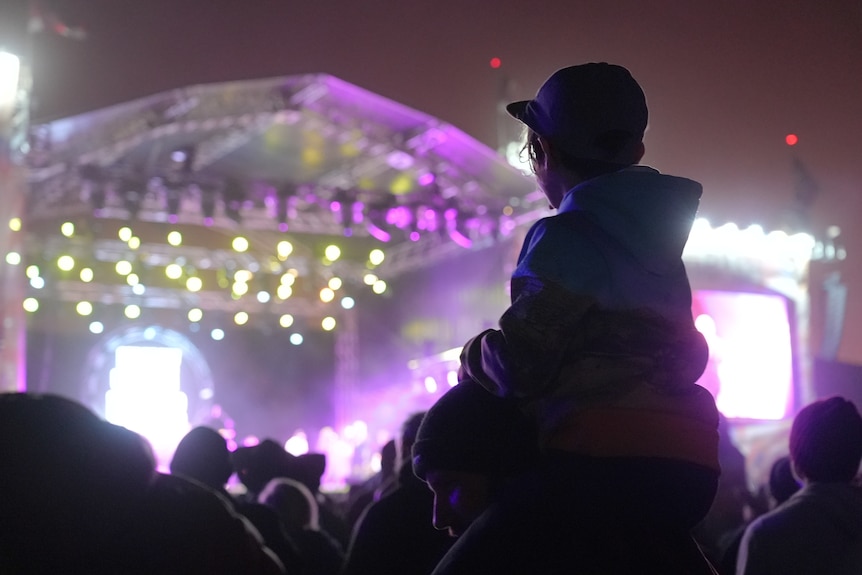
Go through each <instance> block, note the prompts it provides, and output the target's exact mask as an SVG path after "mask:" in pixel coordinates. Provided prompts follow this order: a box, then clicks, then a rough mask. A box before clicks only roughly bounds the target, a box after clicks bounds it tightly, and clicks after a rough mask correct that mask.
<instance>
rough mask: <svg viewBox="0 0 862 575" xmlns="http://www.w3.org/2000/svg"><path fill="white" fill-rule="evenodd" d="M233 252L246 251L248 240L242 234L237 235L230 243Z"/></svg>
mask: <svg viewBox="0 0 862 575" xmlns="http://www.w3.org/2000/svg"><path fill="white" fill-rule="evenodd" d="M230 245H231V247H232V248H233V250H234V251H235V252H239V253H243V252H246V251H248V240H247V239H245V238H244V237H242V236H237V237H235V238H234V239H233V241H232V242H231V243H230Z"/></svg>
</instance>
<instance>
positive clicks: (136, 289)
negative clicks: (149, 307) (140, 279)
mask: <svg viewBox="0 0 862 575" xmlns="http://www.w3.org/2000/svg"><path fill="white" fill-rule="evenodd" d="M146 291H147V288H146V286H145V285H144V284H142V283H137V284H135V285H133V286H132V293H133V294H135V295H144V293H146Z"/></svg>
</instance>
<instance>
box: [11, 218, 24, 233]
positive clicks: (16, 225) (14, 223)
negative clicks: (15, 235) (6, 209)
mask: <svg viewBox="0 0 862 575" xmlns="http://www.w3.org/2000/svg"><path fill="white" fill-rule="evenodd" d="M22 227H24V223H23V222H22V221H21V218H12V219H10V220H9V229H10V230H12V231H13V232H20V231H21V228H22Z"/></svg>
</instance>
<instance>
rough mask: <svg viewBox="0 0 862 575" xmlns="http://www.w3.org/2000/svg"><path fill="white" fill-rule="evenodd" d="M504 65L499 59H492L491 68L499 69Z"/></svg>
mask: <svg viewBox="0 0 862 575" xmlns="http://www.w3.org/2000/svg"><path fill="white" fill-rule="evenodd" d="M502 65H503V61H502V60H500V59H499V58H491V67H492V68H494V69H497V68H499V67H500V66H502Z"/></svg>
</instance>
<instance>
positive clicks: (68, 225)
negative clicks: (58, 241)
mask: <svg viewBox="0 0 862 575" xmlns="http://www.w3.org/2000/svg"><path fill="white" fill-rule="evenodd" d="M60 233H61V234H63V235H64V236H66V237H67V238H71V237H72V236H74V235H75V224H73V223H72V222H63V225H61V226H60Z"/></svg>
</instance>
